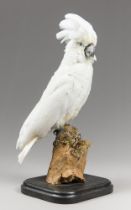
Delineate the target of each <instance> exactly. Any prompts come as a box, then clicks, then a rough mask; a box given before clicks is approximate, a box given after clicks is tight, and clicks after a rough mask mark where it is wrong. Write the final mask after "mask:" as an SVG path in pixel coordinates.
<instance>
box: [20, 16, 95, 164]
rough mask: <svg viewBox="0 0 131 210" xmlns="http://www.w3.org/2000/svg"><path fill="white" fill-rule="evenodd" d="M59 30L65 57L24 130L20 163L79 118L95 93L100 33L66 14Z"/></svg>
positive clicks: (77, 17) (22, 129)
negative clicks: (48, 137)
mask: <svg viewBox="0 0 131 210" xmlns="http://www.w3.org/2000/svg"><path fill="white" fill-rule="evenodd" d="M59 27H60V29H61V31H60V32H59V33H57V34H56V38H57V39H60V40H61V42H62V43H63V42H65V44H66V46H65V52H64V57H63V59H62V61H61V63H60V66H59V67H58V69H57V71H55V73H54V75H53V76H52V78H51V80H50V82H49V83H48V85H47V88H46V89H45V91H44V93H43V95H42V96H41V98H40V100H39V102H38V103H37V104H36V106H35V107H34V109H33V110H32V111H31V113H30V114H29V116H28V117H27V119H26V120H25V122H24V124H23V126H22V128H21V130H20V134H19V138H18V141H17V145H16V148H17V149H19V150H20V154H19V156H18V161H19V163H22V162H23V160H24V158H25V156H26V155H27V153H28V152H29V150H30V149H31V147H32V146H33V144H34V143H36V142H37V141H38V140H39V139H42V138H44V137H45V136H46V135H47V134H48V133H49V132H50V131H51V130H59V129H61V128H62V127H63V126H64V125H65V124H66V123H68V121H70V120H72V119H74V118H75V117H76V116H77V115H78V113H79V111H80V110H81V108H82V106H83V105H84V104H85V102H86V100H87V98H88V96H89V93H90V90H91V84H92V76H93V63H94V61H95V60H96V57H95V54H94V53H95V47H96V44H97V35H96V32H95V31H94V29H93V27H92V25H91V24H90V23H89V22H87V21H86V20H84V19H83V18H82V17H80V16H78V15H76V14H66V15H65V19H64V20H62V21H61V22H60V24H59Z"/></svg>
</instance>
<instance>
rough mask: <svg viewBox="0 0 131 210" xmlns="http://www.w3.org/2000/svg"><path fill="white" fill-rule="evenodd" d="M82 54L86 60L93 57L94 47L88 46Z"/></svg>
mask: <svg viewBox="0 0 131 210" xmlns="http://www.w3.org/2000/svg"><path fill="white" fill-rule="evenodd" d="M84 53H85V57H86V58H89V57H93V56H94V54H95V46H94V45H93V44H92V43H91V44H88V45H87V46H86V47H85V49H84Z"/></svg>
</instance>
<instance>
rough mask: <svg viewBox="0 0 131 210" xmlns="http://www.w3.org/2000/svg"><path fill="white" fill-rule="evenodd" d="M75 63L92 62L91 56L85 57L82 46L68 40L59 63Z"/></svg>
mask: <svg viewBox="0 0 131 210" xmlns="http://www.w3.org/2000/svg"><path fill="white" fill-rule="evenodd" d="M77 63H85V64H86V63H87V64H93V63H94V59H93V58H88V59H87V58H86V57H85V54H84V48H83V46H79V45H78V43H76V42H74V41H70V42H68V43H67V45H66V47H65V54H64V57H63V59H62V62H61V65H73V64H77Z"/></svg>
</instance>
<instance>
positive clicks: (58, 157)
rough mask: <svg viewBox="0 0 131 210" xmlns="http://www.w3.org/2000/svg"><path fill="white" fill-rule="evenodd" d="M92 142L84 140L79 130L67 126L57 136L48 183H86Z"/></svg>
mask: <svg viewBox="0 0 131 210" xmlns="http://www.w3.org/2000/svg"><path fill="white" fill-rule="evenodd" d="M89 146H90V142H89V141H87V140H82V139H81V135H80V133H79V132H78V129H77V128H75V127H73V126H71V125H69V124H66V125H65V126H64V128H63V129H62V130H60V132H58V133H57V134H56V139H55V141H54V143H53V154H52V160H51V163H50V167H49V169H48V174H47V178H46V181H47V182H48V183H50V184H61V183H70V182H84V176H83V173H84V169H85V164H86V156H87V150H88V148H89Z"/></svg>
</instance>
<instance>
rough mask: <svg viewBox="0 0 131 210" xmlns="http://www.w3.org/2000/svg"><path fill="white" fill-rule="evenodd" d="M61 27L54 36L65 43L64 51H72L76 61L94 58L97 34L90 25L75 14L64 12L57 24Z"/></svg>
mask: <svg viewBox="0 0 131 210" xmlns="http://www.w3.org/2000/svg"><path fill="white" fill-rule="evenodd" d="M59 27H60V29H61V31H60V32H58V33H57V34H56V38H57V39H60V40H61V43H63V42H65V43H66V48H65V51H66V52H69V51H72V52H73V53H74V54H75V55H76V56H77V60H78V61H83V60H87V59H90V60H93V61H94V60H96V57H95V47H96V45H97V35H96V32H95V31H94V29H93V27H92V25H91V24H90V23H89V22H87V21H86V20H84V19H83V18H82V17H80V16H79V15H76V14H72V13H71V14H66V15H65V19H64V20H62V21H61V22H60V24H59Z"/></svg>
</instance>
